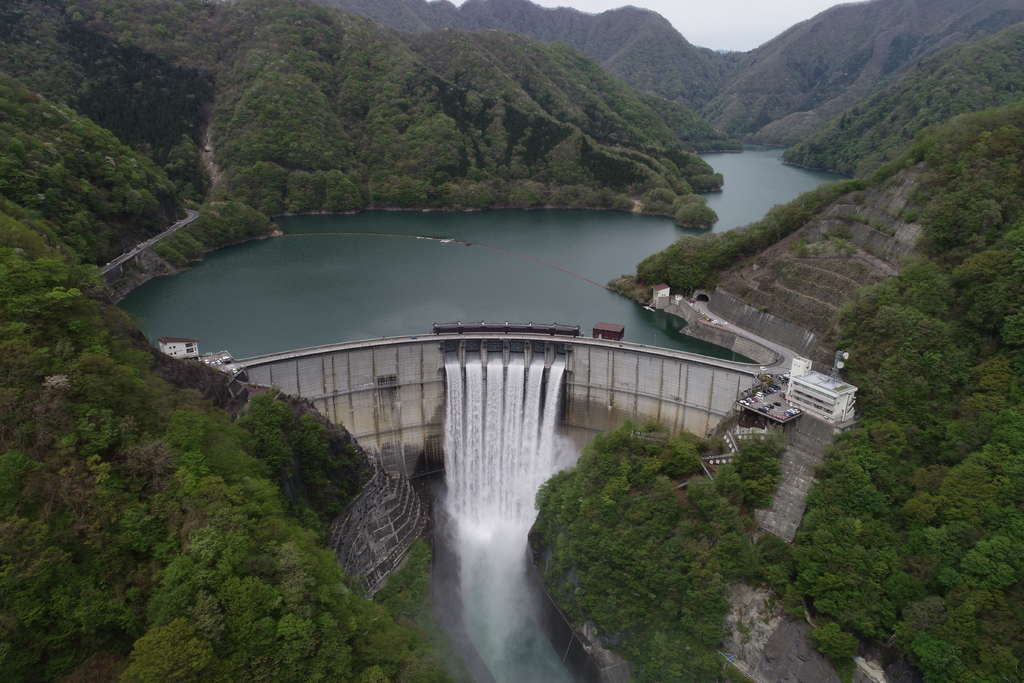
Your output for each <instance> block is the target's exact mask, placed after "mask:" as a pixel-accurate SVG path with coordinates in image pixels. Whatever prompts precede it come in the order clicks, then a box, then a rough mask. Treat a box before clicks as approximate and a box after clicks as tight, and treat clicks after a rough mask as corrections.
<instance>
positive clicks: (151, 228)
mask: <svg viewBox="0 0 1024 683" xmlns="http://www.w3.org/2000/svg"><path fill="white" fill-rule="evenodd" d="M174 194H175V187H174V184H173V183H171V182H170V181H169V180H168V178H167V176H166V175H165V174H164V172H163V171H162V170H161V169H160V168H158V167H157V166H155V165H154V164H153V162H152V161H150V160H149V159H148V158H147V157H146V156H145V155H142V154H138V153H136V152H134V151H132V150H131V149H130V148H128V147H126V146H125V145H123V144H122V143H121V142H120V141H119V140H118V139H117V138H115V137H114V136H113V135H111V134H110V133H109V132H108V131H106V130H104V129H103V128H100V127H99V126H97V125H96V124H95V123H93V122H92V121H90V120H89V119H87V118H85V117H83V116H80V115H78V114H76V113H75V112H74V111H73V110H71V109H69V108H68V107H66V106H63V105H60V104H56V103H54V102H50V101H48V100H45V99H43V98H41V97H39V96H38V95H35V94H33V93H31V92H30V91H29V90H28V89H27V88H25V87H24V86H22V85H21V84H20V83H18V82H16V81H12V80H9V79H3V78H0V198H3V199H5V200H7V201H10V202H13V203H14V204H17V205H19V206H18V208H17V209H12V211H13V212H14V215H15V217H16V218H18V219H19V220H20V219H23V218H24V219H37V220H40V221H42V222H39V223H37V225H38V227H39V232H40V233H41V234H43V235H45V236H46V237H47V239H48V241H50V242H51V243H54V244H57V245H60V247H61V248H62V249H63V250H64V251H65V253H67V254H69V255H74V257H76V258H77V259H80V260H81V261H84V262H88V263H106V262H107V261H109V260H111V259H112V258H114V257H115V256H119V255H120V254H121V253H122V251H123V250H124V245H125V244H126V243H129V244H130V243H133V242H136V241H141V240H143V239H145V238H147V237H150V236H152V235H154V234H156V233H158V232H160V230H162V229H163V228H164V227H166V226H167V225H169V224H170V223H172V222H173V221H174V220H176V217H177V214H178V212H179V211H180V206H179V204H178V202H177V201H176V200H175V198H174Z"/></svg>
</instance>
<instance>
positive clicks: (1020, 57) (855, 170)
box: [785, 24, 1024, 175]
mask: <svg viewBox="0 0 1024 683" xmlns="http://www.w3.org/2000/svg"><path fill="white" fill-rule="evenodd" d="M1022 97H1024V24H1017V25H1016V26H1012V27H1010V28H1008V29H1005V30H1003V31H1001V32H999V33H997V34H996V35H995V36H992V37H991V38H987V39H985V40H981V41H978V42H976V43H960V44H958V45H954V46H952V47H949V48H947V49H945V50H943V51H942V52H940V53H939V54H937V55H935V56H934V57H930V58H928V59H925V60H923V61H922V62H921V63H920V64H918V65H917V66H915V67H914V68H913V69H911V70H910V71H909V72H907V74H906V75H905V76H904V77H903V78H902V79H900V81H899V82H898V83H896V84H894V85H892V86H889V87H888V88H886V89H885V90H882V91H880V92H878V93H875V94H874V95H872V96H871V97H869V98H868V99H867V100H865V101H864V102H861V103H860V104H857V105H855V106H854V107H852V108H850V109H848V110H847V111H845V112H843V113H842V114H841V115H840V116H838V117H836V118H834V119H832V121H830V122H829V124H828V126H826V127H825V129H824V130H822V131H820V132H818V133H815V134H814V135H812V136H811V137H810V138H808V139H806V140H804V141H802V142H800V143H799V144H797V145H795V146H793V147H791V148H790V149H788V150H786V154H785V159H786V161H790V162H793V163H796V164H801V165H803V166H809V167H812V168H827V169H831V170H835V171H838V172H840V173H846V174H848V175H866V174H870V173H871V172H872V171H874V170H875V169H876V168H878V166H880V165H881V164H883V163H885V162H886V161H889V160H890V159H893V158H895V157H896V156H898V155H900V154H901V153H903V152H904V151H905V150H906V148H907V147H908V146H909V145H910V143H911V142H912V141H913V139H914V135H915V134H916V133H917V131H919V130H921V129H922V128H925V127H926V126H929V125H932V124H935V123H940V122H942V121H945V120H947V119H949V118H951V117H953V116H956V115H957V114H966V113H969V112H976V111H981V110H983V109H985V108H987V107H996V106H1001V105H1006V104H1011V103H1014V102H1017V101H1019V100H1020V99H1021V98H1022Z"/></svg>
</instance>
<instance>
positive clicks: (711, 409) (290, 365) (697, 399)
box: [235, 333, 758, 477]
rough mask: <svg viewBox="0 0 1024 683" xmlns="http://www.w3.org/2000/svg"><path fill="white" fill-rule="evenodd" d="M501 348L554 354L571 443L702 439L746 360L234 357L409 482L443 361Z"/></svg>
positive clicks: (529, 343)
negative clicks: (686, 435)
mask: <svg viewBox="0 0 1024 683" xmlns="http://www.w3.org/2000/svg"><path fill="white" fill-rule="evenodd" d="M446 354H456V355H457V357H458V358H459V359H460V360H461V361H462V364H463V365H465V362H466V359H467V358H471V359H476V358H479V359H480V360H481V361H482V362H483V364H484V366H485V367H486V364H487V361H488V359H489V358H493V355H494V354H501V356H502V358H503V359H504V363H505V365H506V366H507V364H508V361H509V359H510V358H511V357H512V355H513V354H523V356H524V357H525V358H524V360H525V362H526V364H527V365H529V364H530V363H531V362H532V361H533V360H534V359H536V358H539V357H543V359H544V362H545V368H548V367H550V365H551V363H552V362H553V361H554V359H555V357H556V356H562V357H564V359H565V368H566V372H565V385H564V388H563V394H562V396H561V397H560V398H561V401H562V406H561V408H560V410H561V415H562V422H563V427H564V433H566V434H567V435H569V436H571V437H572V438H573V439H574V440H575V441H576V442H577V443H578V444H582V443H585V442H586V441H587V440H589V439H590V438H591V437H592V436H593V435H594V434H596V433H597V432H600V431H606V430H611V429H615V428H616V427H618V426H620V425H621V424H622V423H623V422H625V421H626V420H633V421H634V422H645V421H648V420H654V421H656V422H659V423H661V424H662V425H664V426H665V427H667V428H669V429H671V430H673V431H679V430H687V431H690V432H693V433H695V434H699V435H704V434H705V433H707V432H708V431H709V430H710V429H712V428H713V427H715V425H717V424H718V423H719V422H720V421H721V420H722V418H723V417H725V416H726V415H727V414H728V413H729V412H730V411H731V410H732V408H733V404H734V402H735V400H736V397H737V396H738V395H739V392H740V391H741V390H742V389H745V388H746V387H748V386H749V385H750V381H751V377H752V375H753V374H754V373H755V372H756V370H757V368H758V366H756V365H749V364H745V363H736V362H731V361H724V360H717V359H715V358H709V357H706V356H698V355H696V354H691V353H685V352H681V351H671V350H668V349H659V348H655V347H648V346H641V345H638V344H629V343H626V342H612V341H604V340H599V339H587V338H582V337H577V338H566V337H552V336H548V335H537V334H500V333H493V334H453V335H444V334H442V335H424V336H419V337H395V338H388V339H375V340H369V341H360V342H347V343H341V344H334V345H330V346H319V347H314V348H309V349H300V350H296V351H288V352H285V353H276V354H270V355H266V356H258V357H255V358H248V359H243V360H238V361H236V362H235V366H236V367H237V368H245V370H246V372H247V375H248V381H249V382H251V383H253V384H260V385H266V386H276V387H279V388H280V389H281V390H282V391H284V392H285V393H288V394H291V395H293V396H301V397H303V398H306V399H308V400H310V401H311V402H312V403H313V404H314V405H315V406H316V408H317V410H319V411H320V412H321V414H323V415H324V416H325V417H327V418H328V419H330V420H331V421H333V422H336V423H341V424H343V425H344V426H345V427H346V428H347V429H348V430H349V431H350V432H351V433H352V435H353V436H354V437H355V438H356V439H358V440H359V443H360V444H361V445H362V446H363V448H365V449H366V450H367V451H370V452H373V453H374V454H375V455H376V456H377V457H378V458H379V461H380V462H381V464H383V466H384V467H385V468H386V469H388V470H389V471H392V472H395V473H397V474H401V475H403V476H406V477H414V476H417V475H419V474H424V473H427V472H433V471H439V470H441V469H443V468H444V415H445V405H446V404H445V356H446Z"/></svg>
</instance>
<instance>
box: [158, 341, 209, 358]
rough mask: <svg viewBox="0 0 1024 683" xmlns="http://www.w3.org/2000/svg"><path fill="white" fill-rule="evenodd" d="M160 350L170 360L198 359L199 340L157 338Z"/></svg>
mask: <svg viewBox="0 0 1024 683" xmlns="http://www.w3.org/2000/svg"><path fill="white" fill-rule="evenodd" d="M157 341H158V342H160V350H161V351H163V352H164V353H166V354H167V355H168V356H170V357H171V358H199V340H198V339H182V338H180V337H159V338H158V339H157Z"/></svg>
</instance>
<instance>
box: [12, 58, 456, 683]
mask: <svg viewBox="0 0 1024 683" xmlns="http://www.w3.org/2000/svg"><path fill="white" fill-rule="evenodd" d="M0 150H2V152H0V615H2V617H0V678H2V680H3V681H4V682H5V683H8V682H10V683H35V682H37V681H55V680H62V681H113V680H120V681H123V682H125V683H129V682H130V683H157V682H163V681H171V680H174V681H182V682H186V681H194V682H199V681H203V682H213V681H257V680H273V681H310V680H334V681H383V680H388V678H389V677H390V679H391V680H408V681H419V682H422V683H441V682H443V681H447V680H449V678H448V676H447V675H446V674H445V673H444V671H443V669H442V666H441V665H440V663H439V660H438V657H437V655H436V654H435V652H434V649H433V648H432V647H431V646H430V643H429V641H428V639H427V637H426V635H425V633H424V632H423V630H422V629H421V628H420V627H418V626H414V625H413V624H412V622H411V621H408V620H407V619H408V616H409V612H416V613H418V612H419V611H420V610H422V609H423V608H424V604H425V603H424V602H423V601H424V600H425V599H426V598H425V596H424V595H423V594H422V591H421V593H420V595H419V596H418V598H417V599H416V600H412V601H410V599H409V596H408V595H406V596H404V599H405V602H404V603H403V604H398V603H395V605H394V606H393V607H390V608H384V607H382V606H380V605H376V604H373V603H370V602H368V601H365V600H363V599H361V598H359V597H358V594H359V593H360V592H361V590H360V586H358V585H350V584H349V579H348V578H347V577H346V576H344V574H343V573H342V572H341V570H340V569H339V568H338V566H337V562H336V559H335V558H334V556H333V555H332V554H331V553H330V552H328V551H326V550H324V549H322V540H323V539H322V537H321V534H322V532H323V524H322V523H321V522H320V521H318V519H317V514H318V513H323V514H324V515H325V516H329V515H330V514H331V513H332V512H336V511H337V509H338V508H339V506H343V505H344V503H345V501H347V500H348V499H350V498H351V496H352V495H353V494H354V493H355V492H357V491H358V489H359V488H360V486H361V485H362V482H363V481H364V479H365V477H366V474H365V473H364V471H363V470H364V469H365V461H364V457H365V456H363V455H361V454H360V452H359V451H357V450H353V449H352V448H351V444H350V443H345V442H344V441H345V439H342V438H341V437H342V436H347V435H344V434H341V435H339V434H338V433H337V430H331V431H330V432H329V431H328V429H327V428H326V426H325V424H324V422H323V421H319V420H317V419H315V418H313V417H312V416H310V415H300V414H298V413H295V412H293V411H292V409H291V408H289V407H288V404H286V403H285V402H283V401H273V400H271V399H272V398H273V397H272V396H270V395H267V396H264V397H263V398H262V399H259V400H254V401H253V402H252V405H251V406H250V407H249V411H248V413H247V414H246V415H245V416H244V417H242V418H241V419H239V420H237V421H235V420H234V417H236V415H237V413H238V411H239V408H240V405H239V404H238V403H237V402H236V401H235V399H234V398H232V396H231V394H230V393H228V391H227V377H226V376H224V375H222V374H220V373H216V372H214V371H212V370H209V369H207V368H206V367H205V366H203V365H201V364H185V363H182V362H180V361H177V360H173V359H170V358H168V357H166V356H164V355H163V354H160V353H158V352H156V351H155V349H153V348H152V347H151V346H150V344H149V342H148V341H147V340H146V339H145V338H144V337H143V336H142V335H141V333H139V332H138V331H137V330H135V329H134V327H133V325H132V323H131V321H129V320H128V318H127V316H126V315H125V314H123V313H122V312H121V311H119V310H117V309H116V308H114V307H113V306H112V305H111V304H110V303H109V302H106V301H105V300H104V287H103V284H102V283H101V282H100V281H99V280H98V279H97V278H96V269H95V267H93V266H85V265H78V261H79V260H86V261H87V260H96V259H100V260H102V258H104V255H105V253H107V252H108V251H110V250H112V249H114V248H115V247H116V249H117V252H118V253H119V252H120V246H121V239H122V238H123V239H125V240H130V239H137V238H139V237H140V236H145V235H147V234H149V233H148V232H146V231H148V230H150V229H151V228H153V227H154V223H156V222H157V221H158V220H162V219H163V218H165V216H163V215H162V214H161V212H162V211H163V210H167V211H173V210H175V209H177V204H176V203H175V202H174V201H173V199H172V196H171V194H170V192H171V189H173V188H172V187H171V184H170V183H169V182H168V181H167V178H166V176H164V175H163V174H162V173H161V172H160V171H159V169H157V168H156V167H155V166H154V165H153V164H152V162H150V161H149V160H148V159H146V158H145V157H144V156H143V155H140V154H137V153H135V152H133V151H131V150H130V149H129V148H127V147H125V146H124V145H122V144H121V143H120V142H119V141H117V140H116V139H115V138H113V136H112V135H111V134H110V133H109V132H108V131H106V130H104V129H101V128H99V127H98V126H96V125H95V124H94V123H92V122H91V121H89V120H87V119H85V118H84V117H81V116H79V115H78V114H76V113H75V112H74V111H72V110H70V109H68V108H67V107H65V106H62V105H58V104H55V103H53V102H50V101H48V100H45V99H43V98H41V97H40V96H39V95H37V94H35V93H33V92H31V91H29V90H28V89H27V88H24V87H21V86H20V85H18V84H17V83H16V82H14V81H13V80H10V79H6V78H5V79H0ZM251 214H255V212H254V211H252V210H251V209H247V210H242V211H238V210H235V209H234V208H233V205H232V204H229V205H220V204H212V205H211V204H207V205H205V206H204V211H203V217H202V218H201V219H200V220H199V221H197V222H196V223H195V224H193V225H197V224H200V223H203V224H205V226H206V227H205V228H204V230H207V231H209V230H213V231H216V230H223V231H224V233H225V234H223V235H220V236H219V237H216V236H215V237H213V238H212V239H213V241H214V243H223V242H226V241H229V240H230V239H231V238H232V236H233V234H234V232H237V230H239V229H240V227H241V226H245V225H247V223H248V222H250V221H251V218H252V216H251ZM255 215H256V217H257V218H258V219H260V220H261V221H262V223H263V224H265V223H266V222H267V221H266V218H265V217H263V216H262V215H260V214H255ZM225 221H226V222H228V223H229V225H226V226H225V225H223V223H224V222H225ZM190 227H191V226H190ZM258 227H260V226H259V225H257V228H258ZM348 441H350V439H348ZM295 463H299V464H300V466H299V467H298V468H296V466H295ZM328 478H330V479H333V480H334V481H333V483H331V484H330V486H329V488H330V493H329V494H328V495H321V491H322V490H323V489H324V488H325V487H327V484H328V482H327V479H328ZM286 479H289V480H296V481H300V482H301V487H302V489H303V490H305V491H307V492H308V493H310V494H311V495H306V496H305V497H304V499H303V500H295V501H292V505H291V506H289V505H288V504H287V503H286V500H285V496H284V494H283V487H284V481H285V480H286ZM296 516H301V517H302V518H303V520H304V521H305V522H307V524H308V526H309V528H303V527H302V526H301V525H300V524H299V523H298V522H297V521H296ZM417 567H418V569H417V571H418V572H419V573H420V574H423V572H425V571H426V566H425V565H424V564H423V563H422V562H420V563H419V564H418V565H417ZM416 580H417V581H418V582H419V583H420V584H421V585H422V582H423V579H422V577H420V578H417V579H416ZM400 597H401V596H400ZM417 600H418V602H417ZM413 616H415V615H413ZM399 619H404V620H406V621H405V624H406V625H405V626H399V625H398V624H397V623H396V622H397V620H399Z"/></svg>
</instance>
